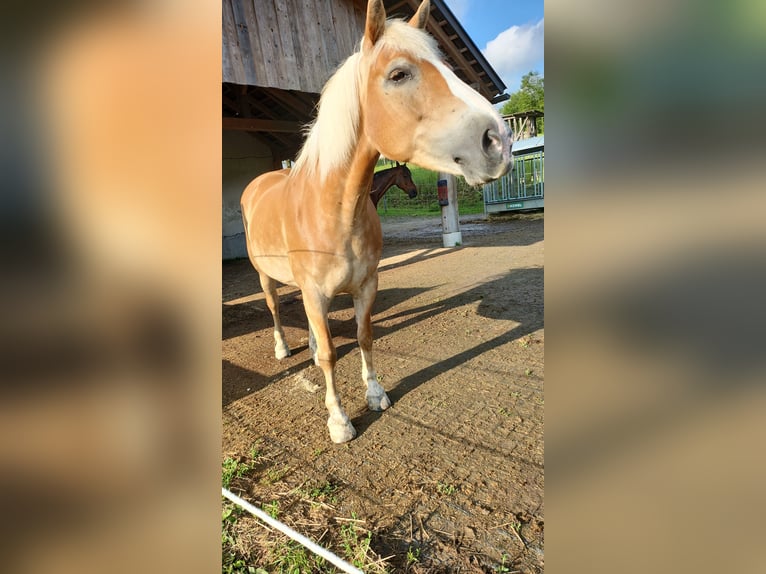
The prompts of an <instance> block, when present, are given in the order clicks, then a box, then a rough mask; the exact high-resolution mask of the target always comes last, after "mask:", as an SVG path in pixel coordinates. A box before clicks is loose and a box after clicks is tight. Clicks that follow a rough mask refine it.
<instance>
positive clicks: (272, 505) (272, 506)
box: [263, 500, 279, 518]
mask: <svg viewBox="0 0 766 574" xmlns="http://www.w3.org/2000/svg"><path fill="white" fill-rule="evenodd" d="M263 511H264V512H265V513H266V514H268V515H269V516H271V517H272V518H277V517H278V516H279V501H278V500H272V501H271V502H269V503H268V504H264V505H263Z"/></svg>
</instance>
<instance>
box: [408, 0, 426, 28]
mask: <svg viewBox="0 0 766 574" xmlns="http://www.w3.org/2000/svg"><path fill="white" fill-rule="evenodd" d="M430 11H431V0H423V1H422V2H421V3H420V6H418V11H417V12H415V15H414V16H413V17H412V18H411V19H410V26H412V27H413V28H425V27H426V22H428V14H429V12H430Z"/></svg>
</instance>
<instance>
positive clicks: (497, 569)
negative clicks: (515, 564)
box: [493, 552, 511, 574]
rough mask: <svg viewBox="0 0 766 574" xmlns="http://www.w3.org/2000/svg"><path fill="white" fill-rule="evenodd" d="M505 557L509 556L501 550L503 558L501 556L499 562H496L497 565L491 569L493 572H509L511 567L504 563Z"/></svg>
mask: <svg viewBox="0 0 766 574" xmlns="http://www.w3.org/2000/svg"><path fill="white" fill-rule="evenodd" d="M506 558H509V556H508V555H507V554H506V553H505V552H503V558H502V560H501V562H500V564H498V565H497V566H495V567H494V568H493V570H494V571H495V572H497V574H501V573H504V574H510V572H511V569H510V568H509V567H508V566H506V565H505V559H506Z"/></svg>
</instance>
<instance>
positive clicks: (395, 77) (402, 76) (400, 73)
mask: <svg viewBox="0 0 766 574" xmlns="http://www.w3.org/2000/svg"><path fill="white" fill-rule="evenodd" d="M409 78H410V73H409V72H408V71H407V70H402V69H398V68H397V69H396V70H394V71H393V72H391V73H390V74H389V75H388V79H389V80H391V81H392V82H394V83H396V84H398V83H399V82H403V81H404V80H407V79H409Z"/></svg>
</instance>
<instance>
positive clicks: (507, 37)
mask: <svg viewBox="0 0 766 574" xmlns="http://www.w3.org/2000/svg"><path fill="white" fill-rule="evenodd" d="M544 38H545V19H544V18H541V19H540V21H539V22H537V23H534V24H532V23H530V24H524V25H522V26H511V27H510V28H508V29H507V30H504V31H502V32H500V33H499V34H498V35H497V37H496V38H495V39H494V40H490V41H489V42H488V43H487V47H486V48H484V50H482V53H483V54H484V56H485V57H486V58H487V61H489V63H490V64H491V65H492V67H493V68H494V69H495V71H496V72H497V73H498V74H499V75H500V77H501V78H502V79H503V81H504V82H505V84H506V85H507V86H508V91H509V92H511V93H512V92H515V91H516V90H518V89H519V82H520V79H521V76H523V75H524V74H526V73H527V72H529V71H530V70H537V71H538V72H543V70H541V69H540V68H541V67H542V63H543V60H544V51H545V42H544Z"/></svg>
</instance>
